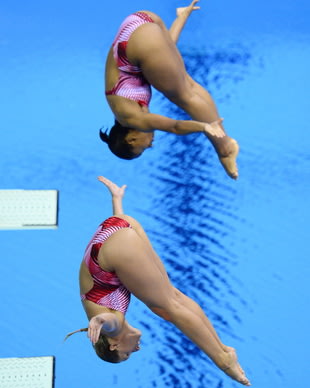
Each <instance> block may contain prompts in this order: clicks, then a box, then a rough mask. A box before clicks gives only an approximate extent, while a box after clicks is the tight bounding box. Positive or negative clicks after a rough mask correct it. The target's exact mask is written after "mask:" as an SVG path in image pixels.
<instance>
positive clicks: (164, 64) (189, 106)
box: [100, 0, 239, 179]
mask: <svg viewBox="0 0 310 388" xmlns="http://www.w3.org/2000/svg"><path fill="white" fill-rule="evenodd" d="M197 2H198V0H193V1H192V3H191V4H190V5H189V6H187V7H182V8H178V9H177V18H176V20H175V21H174V22H173V24H172V26H171V28H170V30H169V31H168V30H167V28H166V26H165V25H164V22H163V21H162V20H161V19H160V17H159V16H157V15H156V14H154V13H153V12H150V11H139V12H136V13H134V14H132V15H130V16H128V17H127V18H126V19H125V20H124V21H123V23H122V24H121V26H120V28H119V30H118V32H117V34H116V37H115V39H114V42H113V45H112V47H111V49H110V51H109V53H108V56H107V60H106V68H105V90H106V92H105V94H106V98H107V101H108V104H109V106H110V108H111V110H112V112H113V114H114V116H115V125H114V126H113V127H112V128H111V130H110V133H109V134H107V132H102V131H100V137H101V139H102V140H103V141H104V142H106V143H108V146H109V148H110V150H111V151H112V152H113V153H114V154H115V155H117V156H118V157H120V158H123V159H133V158H136V157H138V156H140V155H141V154H142V153H143V152H144V150H145V149H146V148H149V147H151V145H152V141H153V137H154V130H156V129H157V130H161V131H165V132H171V133H174V134H177V135H186V134H189V133H193V132H203V133H204V134H205V135H206V136H207V137H208V138H209V140H210V141H211V143H212V144H213V146H214V148H215V150H216V152H217V154H218V157H219V160H220V162H221V163H222V165H223V167H224V169H225V171H226V172H227V174H228V175H229V176H230V177H231V178H233V179H237V178H238V169H237V164H236V157H237V154H238V151H239V146H238V144H237V142H236V141H235V140H234V139H232V138H231V137H229V136H227V135H226V133H225V131H224V127H223V124H222V121H223V119H221V118H220V117H219V115H218V112H217V109H216V106H215V103H214V102H213V100H212V98H211V96H210V94H209V93H208V92H207V91H206V90H205V89H204V88H203V87H202V86H201V85H199V84H198V83H197V82H195V81H194V80H193V79H192V78H191V77H190V76H189V75H188V74H187V72H186V69H185V66H184V62H183V59H182V57H181V55H180V53H179V51H178V49H177V47H176V42H177V40H178V37H179V35H180V32H181V31H182V29H183V27H184V25H185V23H186V20H187V18H188V17H189V15H190V14H191V12H192V11H193V10H196V9H199V8H200V7H197V6H195V4H196V3H197ZM150 86H153V87H154V88H155V89H157V90H158V91H160V92H161V93H162V94H163V95H164V96H165V97H167V98H168V99H169V100H170V101H171V102H173V103H174V104H176V105H177V106H178V107H180V108H181V109H183V110H184V111H185V112H186V113H187V114H188V115H189V116H190V117H191V118H192V120H174V119H171V118H168V117H165V116H161V115H158V114H153V113H150V112H149V109H148V105H149V102H150V99H151V87H150Z"/></svg>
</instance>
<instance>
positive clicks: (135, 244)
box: [104, 229, 173, 308]
mask: <svg viewBox="0 0 310 388" xmlns="http://www.w3.org/2000/svg"><path fill="white" fill-rule="evenodd" d="M121 232H122V233H121ZM113 237H114V236H112V237H111V238H110V239H111V242H110V243H109V245H108V244H107V249H106V251H105V252H104V254H105V255H107V256H108V257H109V258H108V261H109V265H111V267H112V268H113V269H114V271H115V272H116V274H117V276H118V277H119V279H120V281H121V282H122V283H123V284H124V286H125V287H126V288H127V289H128V290H129V291H130V292H132V293H133V294H134V295H135V296H136V297H137V298H138V299H140V300H141V301H142V302H143V303H145V304H146V305H147V306H149V307H161V308H167V307H168V305H169V299H170V296H173V287H172V285H171V283H170V281H169V279H168V277H166V276H164V275H163V273H162V272H161V270H160V268H159V267H158V265H157V263H156V262H155V261H154V258H153V257H152V255H151V252H150V250H149V249H148V246H147V245H146V244H145V242H144V241H143V240H142V239H141V238H140V237H139V236H138V234H137V233H136V232H135V231H134V230H132V229H124V230H122V231H119V232H117V235H116V234H115V237H117V238H115V239H114V240H112V238H113Z"/></svg>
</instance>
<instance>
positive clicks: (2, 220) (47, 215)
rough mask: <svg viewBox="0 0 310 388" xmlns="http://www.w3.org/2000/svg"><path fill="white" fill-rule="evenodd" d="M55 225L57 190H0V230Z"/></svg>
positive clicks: (50, 226)
mask: <svg viewBox="0 0 310 388" xmlns="http://www.w3.org/2000/svg"><path fill="white" fill-rule="evenodd" d="M57 226H58V190H0V230H1V229H2V230H8V229H56V228H57Z"/></svg>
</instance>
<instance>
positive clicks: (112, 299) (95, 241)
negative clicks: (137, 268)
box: [81, 217, 131, 314]
mask: <svg viewBox="0 0 310 388" xmlns="http://www.w3.org/2000/svg"><path fill="white" fill-rule="evenodd" d="M123 228H131V225H130V224H129V223H128V222H127V221H126V220H123V219H122V218H118V217H110V218H108V219H107V220H105V221H104V222H103V223H102V224H100V225H99V227H98V229H97V231H96V233H95V234H94V236H93V237H92V239H91V240H90V242H89V243H88V245H87V247H86V250H85V254H84V258H83V260H84V262H85V264H86V265H87V267H88V270H89V272H90V274H91V276H92V278H93V281H94V286H93V288H92V289H91V290H90V291H88V292H87V293H86V294H83V295H81V300H85V299H87V300H90V301H92V302H94V303H96V304H99V305H100V306H104V307H108V308H110V309H112V310H116V311H121V312H122V313H123V314H125V313H126V311H127V309H128V305H129V302H130V292H129V291H128V290H127V288H126V287H125V286H124V285H123V284H122V283H121V281H120V280H119V278H118V277H117V275H116V273H115V272H108V271H104V270H103V269H102V268H101V267H100V266H99V263H98V253H99V249H100V247H101V245H102V244H103V243H104V242H105V241H106V240H107V239H108V238H109V237H110V236H111V235H112V234H113V233H115V232H117V231H118V230H120V229H123Z"/></svg>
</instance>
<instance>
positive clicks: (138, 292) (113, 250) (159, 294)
mask: <svg viewBox="0 0 310 388" xmlns="http://www.w3.org/2000/svg"><path fill="white" fill-rule="evenodd" d="M102 249H103V252H102V253H103V255H104V257H105V258H106V262H107V265H108V266H109V268H111V269H113V270H114V271H115V272H116V274H117V276H118V277H119V279H120V281H121V282H122V283H123V284H124V285H125V287H126V288H127V289H128V290H129V291H130V292H132V293H133V294H134V295H135V296H136V297H137V298H138V299H140V300H141V301H142V302H143V303H145V304H146V305H147V306H148V307H149V308H150V309H151V310H152V311H153V312H154V313H156V314H157V315H159V316H161V317H162V318H164V319H166V320H168V321H170V322H171V323H173V324H174V325H175V326H176V327H177V328H178V329H180V330H181V331H182V332H183V333H184V334H185V335H186V336H187V337H188V338H189V339H191V340H192V341H193V342H194V343H195V344H196V345H197V346H198V347H199V348H200V349H201V350H202V351H203V352H205V353H206V354H207V355H208V356H209V357H210V358H211V359H212V360H213V362H214V363H215V364H216V365H217V366H218V367H219V368H220V369H222V370H223V371H224V372H225V373H226V374H229V375H230V376H231V377H232V378H234V379H235V380H237V381H239V382H240V383H242V384H245V385H248V380H247V379H246V378H245V376H244V375H243V374H242V372H241V371H240V370H239V369H236V365H237V364H236V363H237V360H235V359H234V357H235V356H234V355H233V354H231V353H228V352H225V351H224V350H223V349H222V347H221V346H220V345H219V343H218V342H217V341H216V340H215V339H214V335H213V333H212V332H211V331H210V330H209V328H208V327H207V326H206V325H205V324H204V322H203V320H202V319H201V317H199V316H198V315H196V314H193V313H192V312H191V311H190V310H189V309H188V308H186V306H183V305H182V303H181V300H180V298H179V296H178V294H177V293H176V292H175V289H174V287H173V286H172V285H171V283H170V281H169V279H168V277H167V276H164V274H163V273H162V271H161V269H160V268H159V267H158V266H157V264H156V262H155V259H154V257H153V256H152V250H150V249H149V248H148V246H147V245H146V244H145V242H144V241H143V240H142V239H141V238H140V237H139V235H138V234H137V233H136V232H135V231H134V230H132V229H129V228H128V229H122V230H120V231H118V232H116V233H115V234H114V235H112V236H111V237H110V238H109V240H108V241H107V242H106V243H105V244H104V245H103V247H102Z"/></svg>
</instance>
